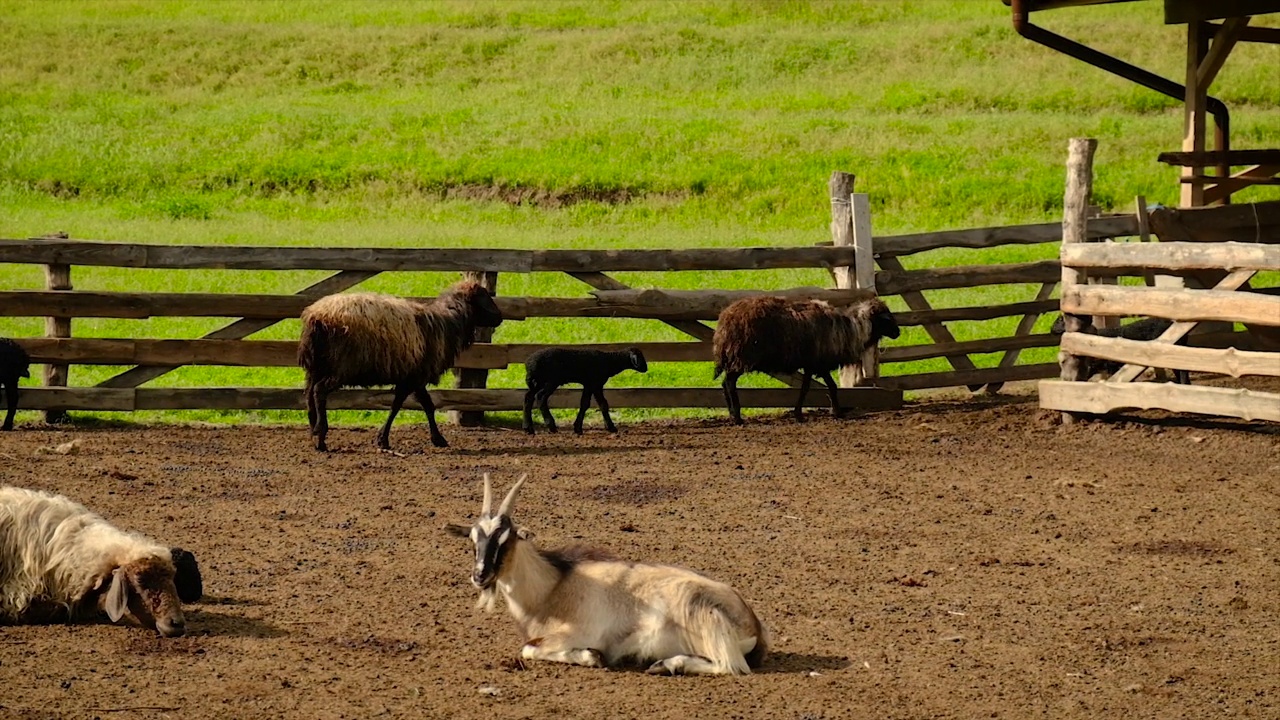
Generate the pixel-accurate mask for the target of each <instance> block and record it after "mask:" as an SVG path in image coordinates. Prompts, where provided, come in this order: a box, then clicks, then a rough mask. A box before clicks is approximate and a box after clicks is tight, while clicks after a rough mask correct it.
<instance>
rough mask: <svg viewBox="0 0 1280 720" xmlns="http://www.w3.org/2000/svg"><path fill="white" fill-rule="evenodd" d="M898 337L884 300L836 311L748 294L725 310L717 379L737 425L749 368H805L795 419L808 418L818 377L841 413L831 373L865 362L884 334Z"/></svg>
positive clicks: (717, 344)
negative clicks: (812, 385)
mask: <svg viewBox="0 0 1280 720" xmlns="http://www.w3.org/2000/svg"><path fill="white" fill-rule="evenodd" d="M882 337H888V338H896V337H898V322H897V320H895V319H894V317H893V313H891V312H889V307H888V306H887V305H885V304H884V302H883V301H882V300H880V299H879V298H871V299H869V300H864V301H862V302H859V303H856V304H854V305H850V306H849V307H847V308H844V309H837V308H834V307H832V306H831V305H830V304H828V303H826V302H823V301H821V300H787V299H784V298H780V297H771V296H767V295H762V296H757V297H750V298H744V299H742V300H738V301H737V302H735V303H733V304H731V305H729V307H727V308H725V309H724V311H723V312H721V313H720V321H719V323H717V324H716V331H715V335H714V336H713V337H712V352H713V353H714V354H715V362H716V371H715V377H720V374H721V373H724V381H723V382H722V383H721V387H722V388H723V389H724V399H725V403H726V404H728V406H729V414H730V415H732V416H733V421H734V423H736V424H738V425H741V424H742V404H741V402H740V401H739V400H738V378H739V377H741V376H742V375H743V374H744V373H749V372H768V373H790V372H800V373H802V375H803V378H804V379H803V381H802V382H801V384H800V397H799V398H798V399H797V400H796V420H798V421H801V422H803V421H804V413H803V410H802V407H803V406H804V397H805V395H806V394H807V393H808V392H809V384H810V382H811V381H812V379H813V377H814V376H815V375H816V376H817V377H820V378H822V381H823V382H824V383H826V386H827V393H828V395H830V397H831V414H832V415H834V416H835V417H840V400H839V398H838V397H837V396H836V384H835V382H834V381H833V380H832V379H831V371H832V370H835V369H836V368H838V367H841V366H843V365H860V364H861V363H862V354H863V353H864V352H866V351H867V350H868V349H869V348H872V347H875V345H876V344H877V343H878V342H879V341H880V338H882Z"/></svg>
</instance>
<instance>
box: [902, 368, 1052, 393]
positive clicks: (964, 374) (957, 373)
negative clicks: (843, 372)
mask: <svg viewBox="0 0 1280 720" xmlns="http://www.w3.org/2000/svg"><path fill="white" fill-rule="evenodd" d="M1057 374H1058V364H1057V363H1038V364H1035V365H1015V366H1013V367H1009V368H1002V367H991V368H977V369H974V370H952V371H949V372H937V373H920V374H917V375H892V376H881V377H880V387H884V388H889V389H891V390H927V389H930V388H944V387H959V386H961V385H964V386H969V387H982V386H983V385H986V384H988V383H997V382H998V383H1007V382H1017V381H1019V380H1039V379H1041V378H1048V377H1055V376H1057Z"/></svg>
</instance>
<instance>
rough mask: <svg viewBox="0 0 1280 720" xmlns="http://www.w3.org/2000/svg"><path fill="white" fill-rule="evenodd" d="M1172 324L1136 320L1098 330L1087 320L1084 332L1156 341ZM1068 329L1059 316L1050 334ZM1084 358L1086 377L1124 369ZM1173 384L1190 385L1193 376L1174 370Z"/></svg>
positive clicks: (1169, 322) (1110, 373) (1119, 365)
mask: <svg viewBox="0 0 1280 720" xmlns="http://www.w3.org/2000/svg"><path fill="white" fill-rule="evenodd" d="M1172 324H1173V321H1172V320H1165V319H1164V318H1152V317H1149V318H1142V319H1141V320H1135V321H1133V322H1131V323H1129V324H1128V325H1121V326H1120V327H1114V328H1098V327H1094V326H1093V324H1092V323H1090V322H1089V321H1088V319H1085V322H1084V325H1083V330H1082V332H1084V333H1086V334H1088V335H1097V336H1099V337H1112V338H1114V337H1118V338H1124V339H1125V340H1155V339H1156V338H1158V337H1160V336H1161V335H1163V334H1164V331H1165V330H1168V329H1169V326H1170V325H1172ZM1066 329H1067V321H1066V318H1065V317H1064V316H1062V315H1059V316H1058V319H1057V320H1054V321H1053V327H1051V328H1049V332H1051V333H1053V334H1054V335H1061V334H1062V333H1064V332H1066ZM1177 344H1178V345H1185V344H1186V337H1183V338H1182V339H1181V340H1179V341H1178V342H1177ZM1082 357H1083V360H1084V371H1085V377H1093V376H1094V375H1097V374H1098V373H1106V374H1107V375H1108V376H1110V375H1113V374H1115V373H1116V372H1119V370H1120V368H1122V367H1124V363H1120V362H1116V361H1114V360H1103V359H1101V358H1091V357H1087V356H1082ZM1173 382H1174V383H1175V384H1178V385H1190V384H1191V374H1190V373H1189V372H1187V371H1186V370H1174V371H1173Z"/></svg>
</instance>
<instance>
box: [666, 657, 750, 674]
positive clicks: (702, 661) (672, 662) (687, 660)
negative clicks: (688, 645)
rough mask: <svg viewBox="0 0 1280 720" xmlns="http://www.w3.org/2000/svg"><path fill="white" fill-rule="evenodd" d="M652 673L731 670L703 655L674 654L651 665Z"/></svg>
mask: <svg viewBox="0 0 1280 720" xmlns="http://www.w3.org/2000/svg"><path fill="white" fill-rule="evenodd" d="M645 672H646V673H648V674H650V675H729V674H731V672H730V671H729V669H727V668H723V667H721V666H719V665H717V664H715V663H713V662H711V660H710V659H708V658H704V657H702V656H701V655H673V656H671V657H669V658H667V659H666V660H659V661H658V662H656V663H654V664H652V665H650V666H649V669H648V670H645Z"/></svg>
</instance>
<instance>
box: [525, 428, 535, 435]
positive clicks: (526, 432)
mask: <svg viewBox="0 0 1280 720" xmlns="http://www.w3.org/2000/svg"><path fill="white" fill-rule="evenodd" d="M524 432H525V434H526V435H532V434H533V428H531V427H527V428H525V429H524Z"/></svg>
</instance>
